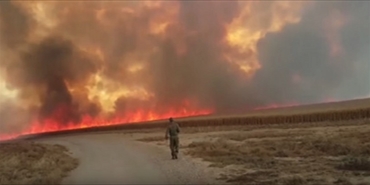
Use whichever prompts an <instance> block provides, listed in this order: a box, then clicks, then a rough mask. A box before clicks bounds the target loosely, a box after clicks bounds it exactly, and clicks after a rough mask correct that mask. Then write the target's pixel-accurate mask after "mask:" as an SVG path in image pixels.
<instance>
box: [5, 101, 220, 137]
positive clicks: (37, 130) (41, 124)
mask: <svg viewBox="0 0 370 185" xmlns="http://www.w3.org/2000/svg"><path fill="white" fill-rule="evenodd" d="M64 111H66V109H64V108H63V106H61V107H59V108H58V109H56V110H55V111H54V112H53V114H52V117H50V118H47V119H45V120H43V121H34V122H32V123H31V124H29V125H30V127H29V128H27V129H26V130H24V131H22V132H20V133H16V134H4V135H0V140H8V139H13V138H16V137H18V136H21V135H28V134H41V133H47V132H54V131H66V130H74V129H81V128H91V127H102V126H111V125H119V124H125V123H135V122H143V121H153V120H161V119H167V118H169V117H173V118H181V117H189V116H198V115H209V114H211V113H212V112H213V110H211V109H209V110H207V109H204V110H192V109H190V108H187V107H182V108H176V109H170V110H168V111H166V112H164V113H158V112H156V111H153V110H137V111H132V112H126V113H125V115H124V116H118V115H117V116H113V117H112V118H108V119H107V118H94V117H92V116H89V115H84V116H83V117H82V119H81V121H80V122H78V123H73V122H69V123H65V124H61V123H60V122H59V121H58V120H60V119H61V118H60V117H61V116H63V115H64V114H63V113H64Z"/></svg>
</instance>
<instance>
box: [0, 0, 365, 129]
mask: <svg viewBox="0 0 370 185" xmlns="http://www.w3.org/2000/svg"><path fill="white" fill-rule="evenodd" d="M264 3H266V2H264ZM369 4H370V3H369V2H317V3H316V4H315V5H314V6H312V7H310V9H307V10H305V13H304V14H303V15H302V18H301V21H300V22H299V23H296V24H288V25H287V26H285V27H284V28H283V29H282V30H281V31H279V32H274V33H268V34H267V35H266V37H265V38H263V39H261V40H260V41H259V43H258V47H257V52H258V56H259V61H260V63H261V65H262V68H261V69H260V70H258V71H257V72H256V74H255V75H254V76H253V77H252V78H251V79H249V80H247V79H246V78H244V77H243V76H241V75H240V71H237V70H236V69H235V68H234V67H232V66H231V65H230V64H229V63H228V62H227V61H226V60H225V59H224V57H223V52H224V50H225V46H224V45H225V35H226V31H227V30H226V26H227V25H228V24H229V23H230V22H231V21H232V20H233V19H234V18H235V17H237V16H238V15H239V14H240V12H241V9H242V8H243V7H241V4H239V3H238V2H236V1H230V2H199V1H179V2H168V3H167V2H166V3H164V4H163V6H162V5H161V6H159V7H156V6H153V7H150V6H149V7H145V6H139V5H138V4H134V3H130V4H128V3H124V2H122V3H117V2H105V3H102V2H86V3H71V2H65V3H62V2H60V3H56V4H55V6H54V7H53V8H54V9H53V13H55V17H58V21H57V25H56V27H54V28H53V29H51V30H49V32H50V33H49V34H48V35H47V36H46V37H43V38H41V39H39V40H37V39H36V40H32V41H31V40H29V36H30V35H32V34H34V33H33V30H34V29H35V27H36V25H37V23H36V21H35V20H34V19H33V18H32V16H30V15H31V13H30V11H27V8H26V6H25V7H23V8H21V7H20V6H19V5H17V4H15V3H12V2H9V1H6V2H1V3H0V20H1V21H0V29H1V30H0V31H1V32H0V36H1V38H0V39H1V46H2V47H3V48H5V50H6V51H7V55H6V56H16V57H14V58H11V60H7V61H6V62H4V61H5V60H4V57H2V60H3V61H1V63H0V64H1V68H5V69H7V70H8V72H7V74H6V79H7V82H8V84H9V86H10V87H13V88H15V89H18V90H19V91H20V94H21V95H20V97H21V99H27V100H28V99H30V97H29V96H28V95H29V94H32V95H34V96H35V97H37V98H36V99H38V101H39V104H38V107H37V110H38V115H39V117H40V118H41V119H42V118H45V117H50V115H54V114H57V115H55V116H53V117H54V118H55V119H57V121H58V122H61V123H68V122H78V121H79V120H80V119H81V115H84V114H89V115H92V116H97V115H99V113H100V112H101V109H102V108H101V105H100V103H99V102H98V101H95V100H94V99H91V98H88V89H87V87H86V86H87V84H88V82H89V80H91V78H92V77H93V76H94V75H96V74H97V73H98V72H99V73H101V74H102V75H104V76H105V77H107V78H108V79H109V80H112V81H114V82H116V83H118V84H119V85H118V87H119V86H130V87H140V86H143V87H145V88H146V89H147V90H148V91H150V92H151V93H153V94H155V99H149V100H141V99H135V98H132V99H129V98H125V97H123V96H122V97H117V100H116V101H115V102H114V105H115V108H116V111H118V112H128V111H131V110H138V109H148V110H156V111H165V110H166V109H167V108H171V107H173V106H181V101H183V100H185V99H187V100H189V99H190V100H196V101H197V102H198V104H197V107H198V108H209V107H211V108H214V109H215V111H216V113H219V114H221V113H236V112H245V111H247V110H249V109H253V108H255V107H259V106H264V105H268V104H271V103H278V104H279V103H280V104H284V103H290V102H299V103H314V102H320V101H323V100H325V99H326V98H336V99H339V100H344V99H351V98H355V97H358V96H363V95H367V94H368V93H369V89H370V87H369V86H370V83H369V80H370V77H369V73H370V71H369V67H370V66H369V62H368V61H369V59H370V56H369V54H368V51H369V49H370V48H369V47H370V44H369V43H370V35H369V33H370V28H369V26H370V24H369V22H368V19H369V17H370V15H369V11H368V8H369ZM124 7H129V8H132V9H133V10H128V9H124ZM261 7H262V6H261ZM270 8H271V7H270ZM170 10H171V11H172V10H173V11H175V10H176V11H178V13H173V12H171V11H170ZM332 11H339V12H340V13H341V14H343V15H344V16H348V17H349V21H348V23H347V24H345V25H344V26H343V27H341V28H338V29H336V30H334V31H336V34H337V37H336V38H334V39H339V40H340V42H339V44H340V45H341V46H342V48H343V51H345V53H344V54H343V55H341V57H337V58H333V57H332V56H331V55H330V52H331V45H330V42H329V41H328V40H327V39H328V38H327V35H326V34H327V32H328V31H327V30H326V29H325V22H324V21H323V18H326V17H330V16H331V15H330V13H331V12H332ZM271 14H272V13H271ZM251 16H260V15H258V14H256V15H251ZM261 16H262V15H261ZM263 16H264V17H263V20H265V19H266V17H268V16H267V15H266V14H264V15H263ZM167 19H169V20H167ZM154 20H156V21H157V20H158V22H161V21H162V20H165V21H164V22H166V21H167V22H166V23H167V27H166V28H165V29H164V30H165V31H164V33H163V34H157V33H156V34H153V33H151V32H150V30H152V27H151V25H152V22H153V21H154ZM261 20H262V18H261ZM270 21H272V20H269V21H265V22H266V24H267V23H269V22H270ZM162 22H163V21H162ZM158 32H160V31H158ZM96 48H98V49H99V50H100V51H101V53H103V57H102V58H100V57H99V55H98V54H97V53H96V52H95V50H94V49H96ZM89 49H91V51H93V52H91V51H87V50H89ZM94 52H95V53H94ZM135 63H141V64H143V65H144V66H145V68H143V69H142V70H141V71H139V72H138V73H137V74H135V75H133V74H132V73H130V72H129V71H127V70H126V69H127V68H128V67H130V66H131V65H132V64H135ZM34 96H32V97H34ZM28 101H29V100H28ZM28 101H27V102H28ZM34 101H36V100H34ZM36 104H37V103H36ZM34 106H35V105H33V107H34ZM54 110H59V112H58V111H57V112H55V111H54ZM60 112H61V113H60Z"/></svg>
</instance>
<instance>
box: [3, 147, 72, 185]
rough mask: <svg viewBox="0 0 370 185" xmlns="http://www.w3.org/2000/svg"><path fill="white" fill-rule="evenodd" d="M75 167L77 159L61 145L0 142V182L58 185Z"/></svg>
mask: <svg viewBox="0 0 370 185" xmlns="http://www.w3.org/2000/svg"><path fill="white" fill-rule="evenodd" d="M77 166H78V160H77V159H75V158H72V157H71V156H70V155H69V154H68V153H67V149H66V148H65V147H64V146H61V145H47V144H39V143H33V142H27V141H19V142H10V143H2V144H0V184H60V182H61V180H62V179H63V178H64V177H66V176H67V175H68V172H69V171H71V170H73V169H75V168H76V167H77Z"/></svg>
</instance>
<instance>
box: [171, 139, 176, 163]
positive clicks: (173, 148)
mask: <svg viewBox="0 0 370 185" xmlns="http://www.w3.org/2000/svg"><path fill="white" fill-rule="evenodd" d="M170 150H171V155H172V159H175V154H176V152H175V140H174V138H170Z"/></svg>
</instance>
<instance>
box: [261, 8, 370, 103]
mask: <svg viewBox="0 0 370 185" xmlns="http://www.w3.org/2000/svg"><path fill="white" fill-rule="evenodd" d="M369 5H370V3H369V2H359V1H356V2H318V3H317V5H316V6H315V7H314V8H313V9H311V10H309V11H307V12H306V13H305V14H304V15H303V16H302V21H301V22H300V23H298V24H293V25H289V26H287V27H286V28H285V29H284V30H283V31H282V32H279V33H271V34H269V35H268V36H267V37H266V38H265V39H263V40H261V42H260V43H259V51H260V55H259V56H260V61H261V63H262V65H263V66H265V67H264V68H262V69H261V70H260V71H259V72H258V74H257V75H256V77H255V81H254V84H255V86H256V88H255V89H261V90H262V89H263V91H264V92H271V94H268V96H265V97H264V100H267V102H269V101H278V102H279V103H283V102H286V101H296V102H302V103H312V102H319V101H323V100H325V99H326V98H334V99H338V100H344V99H351V98H356V97H364V96H368V95H369V90H370V86H369V85H370V83H369V75H370V70H369V69H370V63H369V59H370V58H369V54H368V53H369V50H370V22H369V18H370V13H369V11H368V10H369V7H370V6H369ZM334 10H337V11H340V12H343V13H344V14H347V15H348V16H350V17H351V18H350V19H351V20H350V21H349V23H348V24H347V25H345V26H344V27H343V28H342V29H340V30H338V32H339V33H338V34H339V37H338V39H339V40H340V41H341V44H342V46H343V48H344V51H345V54H344V55H343V56H341V57H340V58H334V59H333V58H331V57H330V45H329V43H328V42H327V41H326V39H325V35H324V33H325V31H324V30H323V25H324V24H325V22H323V21H322V20H323V18H324V17H328V16H329V14H330V13H331V12H332V11H334ZM294 74H298V75H300V76H301V78H302V83H299V84H295V83H294V82H292V76H293V75H294ZM282 87H284V88H282Z"/></svg>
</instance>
